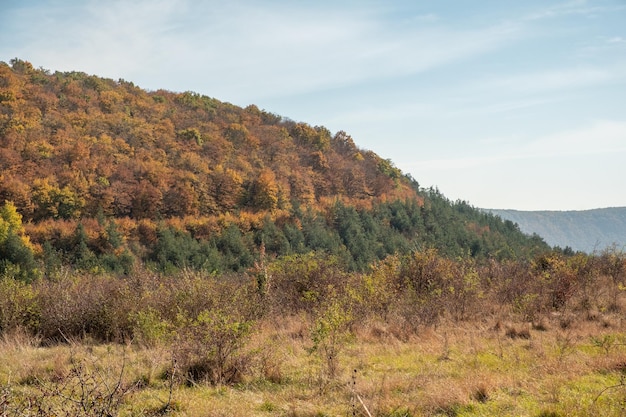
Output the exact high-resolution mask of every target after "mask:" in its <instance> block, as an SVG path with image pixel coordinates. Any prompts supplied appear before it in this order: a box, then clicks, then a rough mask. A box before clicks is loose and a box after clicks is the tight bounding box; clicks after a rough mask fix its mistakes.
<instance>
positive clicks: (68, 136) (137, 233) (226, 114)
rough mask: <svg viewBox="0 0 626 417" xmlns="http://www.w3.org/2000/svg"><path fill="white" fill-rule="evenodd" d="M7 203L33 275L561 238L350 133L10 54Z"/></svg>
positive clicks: (362, 256)
mask: <svg viewBox="0 0 626 417" xmlns="http://www.w3.org/2000/svg"><path fill="white" fill-rule="evenodd" d="M4 202H6V204H7V206H6V207H8V208H7V209H6V210H13V208H15V211H16V214H19V216H21V222H23V228H24V231H20V232H19V233H21V234H23V236H24V237H28V238H29V240H28V242H27V243H26V241H25V240H24V239H21V240H20V239H18V240H15V239H12V240H11V239H7V238H4V242H9V243H2V245H3V246H1V247H0V250H1V251H2V253H1V256H2V259H3V265H5V266H4V267H3V268H4V270H9V269H10V268H9V266H8V265H9V264H12V265H14V266H15V265H17V266H18V267H17V268H13V270H15V271H18V272H19V273H20V274H22V275H23V276H32V275H33V273H34V272H33V271H34V270H35V269H37V271H38V272H39V273H40V274H42V273H43V274H46V273H48V274H49V273H52V271H54V270H56V269H58V268H60V267H61V266H62V265H71V266H72V267H73V268H76V269H83V270H89V271H92V272H98V271H113V272H118V273H128V272H129V271H130V270H131V269H132V268H133V267H135V266H136V265H137V264H138V263H142V264H144V265H148V266H150V267H153V268H156V269H158V270H162V271H171V270H175V269H179V268H186V267H191V268H195V269H204V270H208V271H214V272H226V271H241V270H246V269H247V268H250V267H252V266H253V265H254V263H255V261H259V259H260V254H263V256H270V257H277V256H283V255H290V254H298V253H306V252H310V251H322V252H327V253H330V254H333V255H336V256H338V258H339V259H341V261H342V263H343V265H344V266H345V267H346V268H347V269H351V270H364V269H367V268H368V266H369V265H370V264H371V263H372V262H373V261H376V260H380V259H383V258H385V257H386V256H387V255H390V254H393V253H407V252H409V251H411V250H415V249H419V248H431V247H433V248H437V249H438V250H439V251H440V252H441V253H442V254H444V255H447V256H464V255H470V256H472V257H475V258H482V259H487V258H497V259H507V258H520V257H522V258H523V257H528V256H530V255H532V254H534V253H537V252H539V251H543V250H546V249H547V248H548V247H547V245H546V244H545V243H544V242H543V241H542V240H541V239H540V238H539V237H538V236H532V237H529V236H526V235H524V234H522V233H521V232H520V231H519V229H518V228H517V226H516V225H514V224H513V223H511V222H508V221H507V222H503V221H501V220H500V219H499V218H498V217H494V216H493V215H491V214H485V213H482V212H480V211H478V210H476V209H474V208H473V207H471V206H470V205H468V204H467V203H465V202H451V201H449V200H448V199H446V198H445V197H444V196H443V195H442V194H441V193H439V191H438V190H433V189H428V190H425V189H421V188H420V187H419V186H418V183H417V182H416V181H415V180H413V179H412V178H410V177H408V176H405V175H404V174H403V173H402V172H401V171H400V170H399V169H397V168H396V167H395V166H394V165H393V163H392V162H391V161H389V160H385V159H382V158H380V157H379V156H378V155H376V154H375V153H374V152H372V151H368V150H364V149H361V148H359V147H358V146H356V144H355V142H354V141H353V139H352V138H351V137H350V136H349V135H348V134H347V133H345V132H342V131H340V132H337V133H334V134H333V133H331V132H330V131H329V130H328V129H326V128H325V127H323V126H310V125H308V124H306V123H302V122H295V121H292V120H289V119H287V118H284V117H281V116H278V115H276V114H272V113H269V112H267V111H264V110H260V109H258V108H257V107H256V106H254V105H250V106H248V107H246V108H240V107H237V106H234V105H231V104H229V103H224V102H221V101H219V100H216V99H214V98H210V97H207V96H203V95H200V94H196V93H193V92H184V93H174V92H170V91H164V90H158V91H145V90H142V89H141V88H139V87H137V86H135V85H134V84H133V83H132V82H127V81H124V80H119V81H114V80H111V79H104V78H100V77H97V76H93V75H87V74H85V73H81V72H54V73H51V72H50V71H48V70H45V69H35V68H34V67H33V66H32V65H31V64H30V63H29V62H26V61H22V60H19V59H14V60H11V62H10V64H6V63H4V62H2V63H0V204H2V203H4ZM11 233H13V234H15V233H18V232H17V231H13V232H11ZM20 236H21V235H20ZM0 237H1V236H0ZM0 242H2V240H0ZM20 242H21V243H20ZM19 251H22V252H24V253H30V252H32V254H33V255H34V257H35V258H36V259H37V260H39V267H38V268H35V267H34V266H33V265H35V263H33V261H32V259H31V258H29V257H28V256H26V258H24V257H23V256H22V255H20V256H21V257H20V256H18V255H16V253H18V252H19ZM22 252H20V253H22ZM24 256H25V255H24ZM27 258H28V259H27ZM20 268H21V269H20ZM37 271H35V272H37ZM35 275H36V274H35Z"/></svg>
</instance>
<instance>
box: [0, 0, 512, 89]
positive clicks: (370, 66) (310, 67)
mask: <svg viewBox="0 0 626 417" xmlns="http://www.w3.org/2000/svg"><path fill="white" fill-rule="evenodd" d="M53 5H54V3H53ZM50 7H51V6H48V7H41V8H30V9H23V13H21V14H18V15H17V16H15V17H16V18H17V19H20V20H22V21H30V22H36V24H33V25H30V26H29V27H28V31H29V32H30V34H31V38H30V39H29V42H28V44H27V45H25V46H24V49H23V50H22V51H19V52H21V53H20V55H22V54H24V55H26V58H27V59H32V60H33V61H36V62H43V63H44V64H45V65H46V66H48V67H52V68H53V69H68V67H70V66H71V67H72V68H73V69H77V68H78V69H84V70H85V71H93V72H95V71H99V72H100V73H102V72H103V68H104V72H105V74H103V75H111V74H113V73H117V74H121V75H122V76H124V77H127V78H131V77H132V78H133V79H138V78H141V77H142V76H143V77H144V78H145V77H146V74H149V75H150V76H151V77H152V80H153V81H152V82H153V83H154V84H156V83H161V82H163V81H165V80H168V79H170V82H171V79H172V78H175V77H176V78H178V79H182V80H185V79H190V78H197V77H199V76H200V75H202V74H204V75H205V77H206V78H205V79H206V81H205V82H206V84H205V86H200V87H205V88H207V89H208V88H209V87H210V88H211V89H212V91H213V93H214V94H228V96H231V97H235V98H237V97H238V98H242V97H249V98H256V99H258V98H260V97H266V96H273V95H277V94H278V95H289V94H296V93H302V92H307V91H314V90H320V89H327V88H336V87H338V86H346V85H354V84H358V83H362V82H367V81H370V80H375V79H380V78H385V77H397V76H403V75H407V74H415V73H420V72H424V71H428V70H431V69H433V68H437V67H440V66H443V65H446V64H450V63H453V62H459V61H461V60H463V59H467V58H469V57H473V56H477V55H480V54H484V53H486V52H489V51H493V50H496V49H498V48H501V47H503V46H504V45H506V44H507V43H508V42H510V41H511V40H512V39H514V38H515V37H516V36H517V35H518V33H517V27H516V26H514V25H511V24H506V23H495V24H492V25H488V26H483V27H475V28H465V29H451V28H449V27H446V26H445V25H444V24H437V22H438V21H439V18H438V16H437V15H435V14H434V13H426V14H419V15H417V16H416V17H415V20H414V22H413V24H404V25H396V23H395V22H392V21H389V20H387V19H385V18H383V17H382V16H383V15H382V14H377V11H379V10H378V9H376V10H368V6H367V5H363V6H362V7H361V8H358V9H355V8H350V9H346V8H342V7H340V6H335V7H330V8H317V7H312V6H298V7H295V6H293V5H290V4H289V3H269V2H267V3H264V4H262V5H257V4H256V3H252V2H245V3H236V4H233V3H225V4H221V5H219V4H214V3H213V2H210V3H208V2H191V1H184V0H180V1H175V0H161V1H137V2H115V1H114V2H95V1H91V2H88V3H86V5H82V4H80V3H74V4H72V7H75V8H76V9H75V10H74V13H76V14H77V18H75V19H73V20H66V19H64V18H63V15H64V13H63V11H62V10H60V9H54V7H53V10H50ZM377 7H380V6H377ZM420 22H421V23H420ZM426 23H427V24H426ZM16 29H17V30H19V27H16ZM18 36H19V34H18ZM7 49H10V48H8V47H5V48H2V50H5V51H6V50H7ZM16 53H17V52H16ZM174 74H175V75H174ZM177 82H178V83H179V84H176V87H178V86H180V87H182V88H185V83H184V81H177ZM155 86H156V85H152V87H155ZM221 86H228V88H229V89H230V92H226V91H223V90H221V88H222V87H221ZM176 87H175V88H176ZM234 90H239V91H234Z"/></svg>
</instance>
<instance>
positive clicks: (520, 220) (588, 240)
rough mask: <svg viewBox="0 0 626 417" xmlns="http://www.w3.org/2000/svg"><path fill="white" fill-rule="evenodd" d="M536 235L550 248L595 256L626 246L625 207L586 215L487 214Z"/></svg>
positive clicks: (543, 212)
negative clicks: (606, 249) (593, 254)
mask: <svg viewBox="0 0 626 417" xmlns="http://www.w3.org/2000/svg"><path fill="white" fill-rule="evenodd" d="M488 211H489V212H491V213H493V214H495V215H498V216H500V217H502V218H503V219H505V220H510V221H512V222H514V223H517V224H518V225H519V228H520V230H521V231H522V232H524V233H529V234H531V233H536V234H538V235H539V236H541V237H543V238H544V239H545V241H546V242H547V243H548V244H550V245H551V246H560V247H561V248H565V247H567V246H569V247H570V248H572V249H574V250H576V251H584V252H588V253H592V252H594V251H601V250H602V249H605V248H607V247H609V246H611V245H613V244H615V245H617V247H618V248H623V247H625V246H626V207H612V208H603V209H594V210H583V211H518V210H488Z"/></svg>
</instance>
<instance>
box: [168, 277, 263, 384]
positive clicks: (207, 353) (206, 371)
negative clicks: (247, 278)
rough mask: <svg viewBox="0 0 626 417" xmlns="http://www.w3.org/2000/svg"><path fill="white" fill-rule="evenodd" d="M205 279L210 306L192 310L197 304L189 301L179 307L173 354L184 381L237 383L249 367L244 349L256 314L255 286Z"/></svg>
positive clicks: (248, 358) (248, 357)
mask: <svg viewBox="0 0 626 417" xmlns="http://www.w3.org/2000/svg"><path fill="white" fill-rule="evenodd" d="M207 280H209V281H212V283H211V284H210V285H211V286H212V288H211V289H212V291H210V292H207V293H203V298H204V299H210V303H209V304H210V305H211V308H210V309H205V310H202V311H200V312H198V313H195V308H196V307H197V304H196V303H193V302H190V303H189V304H187V307H188V308H189V310H187V311H185V310H183V309H180V312H179V314H178V315H177V317H176V321H175V327H176V337H175V339H174V344H173V347H172V349H173V353H174V357H175V359H176V361H177V366H178V367H179V369H180V372H181V375H182V377H183V378H184V382H185V383H187V384H192V385H193V384H196V383H198V382H209V383H211V384H232V383H237V382H240V381H241V380H242V379H243V376H244V375H245V374H246V373H248V372H249V370H250V368H251V367H252V361H253V357H252V356H253V355H252V353H251V352H246V350H245V349H244V348H245V346H246V344H247V343H248V340H249V338H250V336H251V334H252V326H253V324H254V323H255V320H256V319H257V314H258V299H257V298H256V292H255V287H254V286H253V285H251V284H250V283H248V285H246V284H245V283H242V282H237V281H229V280H219V281H218V280H217V279H215V278H208V279H207ZM197 295H199V294H197ZM187 301H191V300H187Z"/></svg>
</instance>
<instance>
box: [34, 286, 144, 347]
mask: <svg viewBox="0 0 626 417" xmlns="http://www.w3.org/2000/svg"><path fill="white" fill-rule="evenodd" d="M36 292H37V304H38V305H39V307H40V309H41V318H40V323H39V328H38V331H39V333H40V334H41V335H42V337H43V338H44V339H47V340H56V341H63V340H64V339H65V338H74V337H85V336H89V337H91V338H93V339H94V340H98V341H121V340H123V339H124V338H126V337H129V336H130V335H131V333H132V323H131V321H130V313H131V312H132V311H133V310H134V309H135V308H136V304H137V302H136V294H134V293H133V292H132V291H131V289H130V288H129V286H128V283H127V281H125V280H123V279H118V278H115V277H112V276H109V275H80V276H78V275H76V276H68V277H65V278H63V279H60V280H58V281H40V282H38V283H37V285H36Z"/></svg>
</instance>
